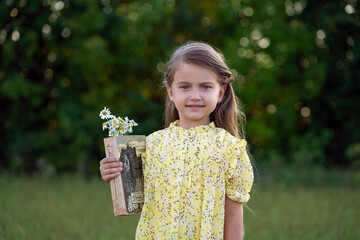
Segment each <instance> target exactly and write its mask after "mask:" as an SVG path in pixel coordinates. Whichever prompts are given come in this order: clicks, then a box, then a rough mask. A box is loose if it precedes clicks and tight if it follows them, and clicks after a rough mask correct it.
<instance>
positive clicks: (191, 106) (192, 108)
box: [186, 105, 204, 110]
mask: <svg viewBox="0 0 360 240" xmlns="http://www.w3.org/2000/svg"><path fill="white" fill-rule="evenodd" d="M186 107H187V108H190V109H191V110H197V109H199V108H202V107H204V105H186Z"/></svg>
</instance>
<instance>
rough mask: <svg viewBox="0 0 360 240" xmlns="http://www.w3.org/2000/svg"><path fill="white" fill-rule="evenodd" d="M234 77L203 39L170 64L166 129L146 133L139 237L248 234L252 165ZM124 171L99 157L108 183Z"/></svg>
mask: <svg viewBox="0 0 360 240" xmlns="http://www.w3.org/2000/svg"><path fill="white" fill-rule="evenodd" d="M232 81H233V77H232V74H231V72H230V70H229V68H228V67H227V65H226V64H225V62H224V59H223V57H222V55H221V54H220V53H218V52H217V51H215V50H214V49H213V48H212V47H211V46H209V45H207V44H204V43H197V42H192V43H188V44H185V45H183V46H181V47H180V48H178V49H177V50H176V51H175V53H174V54H173V55H172V57H171V59H170V60H169V62H168V63H167V65H166V72H165V76H164V85H165V86H166V90H167V99H166V119H165V122H166V126H167V128H166V129H164V130H160V131H157V132H155V133H152V134H151V135H149V136H148V137H147V138H146V154H145V156H144V158H143V171H144V182H145V189H144V191H145V203H144V206H143V211H142V213H141V217H140V220H139V223H138V226H137V230H136V239H141V240H142V239H166V240H167V239H223V238H225V239H242V238H243V235H244V230H243V206H242V203H245V202H247V201H248V200H249V198H250V196H249V192H250V189H251V187H252V183H253V170H252V166H251V164H250V161H249V157H248V155H247V151H246V141H245V140H244V139H242V138H243V137H244V136H243V135H242V133H243V132H242V131H240V133H241V134H240V136H239V131H238V115H239V112H240V111H239V110H238V107H237V98H236V96H235V95H234V91H233V88H232V86H231V82H232ZM242 116H243V115H242ZM242 127H243V126H242ZM241 129H243V128H241ZM121 170H122V168H121V163H120V162H119V161H118V160H117V159H115V158H104V159H103V160H101V162H100V172H101V175H102V178H103V180H104V181H110V179H112V178H114V177H116V176H118V175H119V174H120V171H121Z"/></svg>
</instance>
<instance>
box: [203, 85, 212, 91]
mask: <svg viewBox="0 0 360 240" xmlns="http://www.w3.org/2000/svg"><path fill="white" fill-rule="evenodd" d="M202 88H203V89H205V90H206V89H210V88H211V87H210V86H208V85H204V86H203V87H202Z"/></svg>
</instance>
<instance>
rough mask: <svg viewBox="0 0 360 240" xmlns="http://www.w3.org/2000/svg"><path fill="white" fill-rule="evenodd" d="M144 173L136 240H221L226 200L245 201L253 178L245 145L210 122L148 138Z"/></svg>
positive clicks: (174, 125) (175, 124)
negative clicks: (142, 201) (142, 202)
mask: <svg viewBox="0 0 360 240" xmlns="http://www.w3.org/2000/svg"><path fill="white" fill-rule="evenodd" d="M143 171H144V184H145V188H144V195H145V202H144V206H143V210H142V213H141V217H140V220H139V224H138V227H137V230H136V239H139V240H140V239H141V240H143V239H166V240H168V239H204V240H205V239H222V238H223V231H224V207H225V195H226V196H228V197H229V198H230V199H232V200H233V201H237V202H247V201H248V200H249V199H250V195H249V192H250V190H251V187H252V183H253V178H254V175H253V169H252V166H251V163H250V160H249V157H248V155H247V153H246V141H245V140H241V139H237V138H235V137H234V136H232V135H231V134H230V133H228V132H227V131H225V130H224V129H222V128H217V127H216V126H215V124H214V123H210V124H209V125H202V126H197V127H194V128H190V129H184V128H181V127H179V126H178V121H175V122H173V123H171V124H170V126H169V127H168V128H166V129H164V130H160V131H157V132H154V133H153V134H151V135H149V136H148V137H147V138H146V153H145V154H144V155H143Z"/></svg>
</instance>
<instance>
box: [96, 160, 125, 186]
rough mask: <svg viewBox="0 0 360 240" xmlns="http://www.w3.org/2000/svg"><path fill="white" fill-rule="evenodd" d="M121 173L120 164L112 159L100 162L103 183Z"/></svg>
mask: <svg viewBox="0 0 360 240" xmlns="http://www.w3.org/2000/svg"><path fill="white" fill-rule="evenodd" d="M121 171H122V163H121V162H119V160H118V159H116V158H114V157H106V158H104V159H103V160H101V161H100V173H101V177H102V179H103V180H104V181H105V182H110V180H111V179H113V178H115V177H117V176H119V175H120V172H121Z"/></svg>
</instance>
